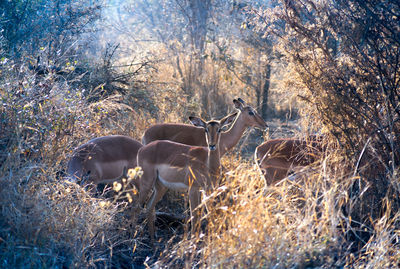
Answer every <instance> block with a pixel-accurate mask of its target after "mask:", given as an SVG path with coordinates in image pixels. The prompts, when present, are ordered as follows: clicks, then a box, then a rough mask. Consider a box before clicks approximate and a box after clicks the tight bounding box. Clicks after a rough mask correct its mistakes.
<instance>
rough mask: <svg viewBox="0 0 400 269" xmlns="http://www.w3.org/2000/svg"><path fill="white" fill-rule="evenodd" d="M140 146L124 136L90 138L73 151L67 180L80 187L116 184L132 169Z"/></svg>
mask: <svg viewBox="0 0 400 269" xmlns="http://www.w3.org/2000/svg"><path fill="white" fill-rule="evenodd" d="M142 146H143V145H142V144H141V143H140V142H138V141H136V140H134V139H132V138H130V137H128V136H122V135H112V136H103V137H98V138H94V139H92V140H90V141H89V142H87V143H86V144H83V145H81V146H80V147H78V148H77V149H76V150H75V151H74V153H73V156H72V158H71V159H70V160H69V162H68V168H67V174H68V177H69V178H70V179H72V180H73V181H75V182H80V183H81V184H82V183H86V182H88V183H93V184H99V183H109V182H113V181H115V180H119V179H121V178H122V177H124V176H125V175H126V172H127V170H128V169H130V168H134V167H135V166H136V155H137V152H138V150H139V149H140V148H141V147H142Z"/></svg>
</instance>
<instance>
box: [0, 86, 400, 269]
mask: <svg viewBox="0 0 400 269" xmlns="http://www.w3.org/2000/svg"><path fill="white" fill-rule="evenodd" d="M26 83H28V84H29V83H30V82H29V81H27V82H26ZM11 85H13V84H11ZM53 86H54V87H53V88H52V90H51V91H50V94H49V96H48V97H46V98H47V99H46V100H43V99H41V98H42V97H41V96H40V95H36V94H35V92H34V91H33V90H32V91H31V92H29V91H28V90H26V92H25V93H24V94H26V95H27V97H25V98H20V97H19V96H17V95H14V92H16V91H14V90H15V89H14V88H12V87H10V88H7V87H5V88H4V89H3V90H2V92H1V94H2V98H3V100H5V102H3V103H4V104H5V105H4V106H2V108H1V109H2V114H1V118H0V119H1V122H0V123H1V124H2V125H1V127H2V130H4V134H2V136H1V137H0V139H1V140H0V142H2V143H1V148H0V149H1V150H2V152H1V153H3V154H4V155H1V157H2V158H1V160H0V161H1V176H0V184H1V186H2V188H1V190H0V261H1V263H0V267H4V268H16V267H40V268H52V267H75V268H91V267H96V268H97V267H107V268H109V267H117V268H121V267H134V268H136V267H139V268H141V267H145V266H146V265H149V266H154V267H160V268H164V267H168V268H170V267H175V268H182V267H185V268H192V267H201V268H210V267H222V268H237V267H249V268H255V267H264V268H290V267H292V268H306V267H321V268H332V267H355V268H377V267H396V266H399V259H400V255H399V253H400V252H399V243H398V242H399V240H400V238H399V216H400V215H399V214H398V212H396V206H394V207H393V206H392V205H391V203H392V201H393V198H392V197H390V196H389V194H388V195H387V196H386V197H385V200H384V201H385V202H384V203H382V205H383V206H382V208H379V207H378V206H380V204H379V203H377V204H376V205H373V206H372V205H370V204H371V200H370V197H374V196H371V189H370V185H368V184H367V183H365V182H366V181H365V180H363V179H362V178H361V177H359V176H354V175H353V172H354V169H350V168H351V167H353V166H352V164H354V162H351V160H347V159H345V157H343V156H344V155H343V154H342V152H340V151H339V150H337V149H336V147H335V146H334V144H332V145H331V144H329V145H327V148H328V150H327V152H326V153H325V154H324V156H323V158H322V159H321V160H320V161H319V162H318V163H316V164H314V165H312V166H310V167H307V168H305V169H302V170H301V171H299V172H298V173H297V175H296V177H295V180H286V181H283V182H281V183H280V184H278V185H276V186H273V187H268V188H265V186H264V179H263V178H262V177H261V176H260V174H259V172H258V170H257V169H256V167H255V165H254V162H253V161H252V160H246V159H244V158H245V157H244V156H243V155H242V154H232V155H227V156H224V158H223V160H222V162H223V166H224V167H225V172H224V175H225V178H224V179H223V181H222V183H221V185H220V186H219V187H218V188H217V189H216V190H215V192H213V193H212V194H207V195H205V196H204V202H203V205H202V206H203V208H204V217H203V225H202V233H200V234H197V235H190V234H189V233H188V231H189V230H190V229H189V228H188V225H182V224H180V223H179V222H177V221H175V222H174V223H171V222H170V220H166V219H162V218H159V220H160V219H161V220H163V221H164V223H161V222H160V221H158V222H157V223H156V225H157V229H158V232H157V236H158V242H157V244H156V249H155V250H152V249H151V247H150V244H149V243H150V242H149V237H148V232H147V225H146V223H145V222H143V219H144V218H143V214H136V212H135V211H132V208H131V207H132V206H135V204H134V202H133V204H129V203H128V201H129V199H127V198H126V190H124V191H122V192H121V191H120V192H118V193H117V194H115V193H113V191H107V190H108V189H107V188H106V191H105V192H103V193H97V194H93V193H92V192H89V191H87V190H86V189H85V188H83V187H81V186H77V185H74V184H68V183H66V182H64V181H63V180H62V176H61V175H62V173H60V171H61V170H62V169H63V168H64V167H65V165H66V161H67V160H68V157H69V156H70V154H71V153H72V150H73V148H74V147H75V146H77V145H79V144H81V143H83V142H86V141H87V140H89V139H91V138H93V137H98V136H103V135H109V134H125V135H130V136H132V137H134V138H136V139H138V140H139V139H140V136H141V134H142V133H143V131H144V129H145V128H146V127H147V126H149V124H151V123H154V122H157V121H163V120H171V121H177V119H181V121H184V120H182V118H181V115H184V114H185V113H186V111H184V110H183V107H184V105H185V103H184V101H182V100H180V101H179V100H178V101H177V103H176V106H175V110H172V107H173V104H172V103H163V104H162V105H160V106H159V118H157V119H156V118H153V117H152V116H150V115H148V114H146V113H144V112H143V111H141V110H138V109H136V108H135V107H132V106H127V105H124V104H123V103H122V97H121V96H111V97H109V98H107V99H105V100H103V101H100V102H97V103H92V104H91V105H87V104H86V103H85V102H83V101H82V99H81V97H80V96H76V95H75V93H73V92H71V93H67V94H65V93H62V92H61V90H60V88H57V87H56V86H57V85H56V84H55V85H53ZM16 87H17V86H16ZM31 87H32V89H34V87H36V86H35V85H31ZM26 89H30V88H29V87H26ZM159 98H162V96H159ZM32 100H33V101H32ZM15 123H17V124H15ZM314 124H317V123H315V122H314ZM275 125H276V124H274V126H275ZM305 125H307V126H310V124H305ZM276 129H279V128H276ZM280 129H282V130H283V129H285V128H280ZM287 129H290V128H287ZM285 130H286V129H285ZM289 131H290V130H286V132H287V133H290V132H289ZM273 135H274V136H277V135H279V134H277V133H275V134H273ZM298 135H299V136H301V135H302V134H298ZM328 140H329V139H328ZM328 140H327V141H326V143H328V142H329V141H328ZM247 142H248V141H247V140H246V143H247ZM329 143H331V142H329ZM241 158H243V159H241ZM292 178H294V177H292ZM360 182H361V183H362V184H361V183H360ZM398 182H399V178H398V173H397V174H396V173H395V174H394V175H393V176H392V178H391V184H392V185H391V186H393V188H398V186H399V184H398ZM355 183H359V184H358V185H359V186H360V188H359V189H358V190H357V192H354V191H352V190H353V189H354V185H355ZM356 185H357V184H356ZM358 185H357V186H358ZM394 193H395V192H394ZM372 194H373V193H372ZM186 205H187V199H186V198H185V197H184V196H182V194H179V193H173V192H169V193H168V194H167V195H166V196H165V199H164V200H163V201H161V202H160V203H159V206H158V211H163V212H169V213H175V214H178V215H180V216H181V215H185V214H186V215H187V206H186ZM370 208H371V212H372V210H374V212H372V213H374V214H372V213H371V215H369V213H368V212H369V211H368V210H369V209H370ZM377 208H378V209H379V210H380V214H376V212H377ZM354 212H356V213H357V214H353V213H354ZM142 213H143V212H142ZM132 214H133V215H132ZM355 215H357V216H361V217H362V218H358V219H354V217H353V216H355ZM366 219H369V220H368V223H367V222H366V223H364V221H365V220H366ZM360 221H361V222H362V223H360V224H359V225H354V224H357V222H360ZM363 233H364V234H365V233H366V234H367V235H368V236H366V237H363Z"/></svg>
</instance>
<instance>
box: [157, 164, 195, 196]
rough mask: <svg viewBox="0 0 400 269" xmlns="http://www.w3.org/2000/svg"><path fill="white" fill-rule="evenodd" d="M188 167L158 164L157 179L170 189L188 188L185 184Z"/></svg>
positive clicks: (181, 189) (182, 189)
mask: <svg viewBox="0 0 400 269" xmlns="http://www.w3.org/2000/svg"><path fill="white" fill-rule="evenodd" d="M187 170H188V169H186V168H176V167H171V166H169V165H159V166H158V167H157V171H158V180H159V181H160V182H161V184H163V185H164V186H165V187H166V188H168V189H172V190H180V191H184V190H187V189H188V188H189V186H188V185H187V184H186V182H187V180H186V177H187V175H188V171H187Z"/></svg>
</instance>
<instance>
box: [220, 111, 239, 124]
mask: <svg viewBox="0 0 400 269" xmlns="http://www.w3.org/2000/svg"><path fill="white" fill-rule="evenodd" d="M238 114H239V112H238V111H236V112H233V113H232V114H230V115H228V116H226V117H225V118H223V119H221V121H220V122H221V125H226V124H230V123H232V122H233V121H234V120H235V119H236V117H237V115H238Z"/></svg>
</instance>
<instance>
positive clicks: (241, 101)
mask: <svg viewBox="0 0 400 269" xmlns="http://www.w3.org/2000/svg"><path fill="white" fill-rule="evenodd" d="M238 101H239V102H240V103H242V105H244V106H245V105H246V102H245V101H244V100H243V99H242V98H240V97H238Z"/></svg>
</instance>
